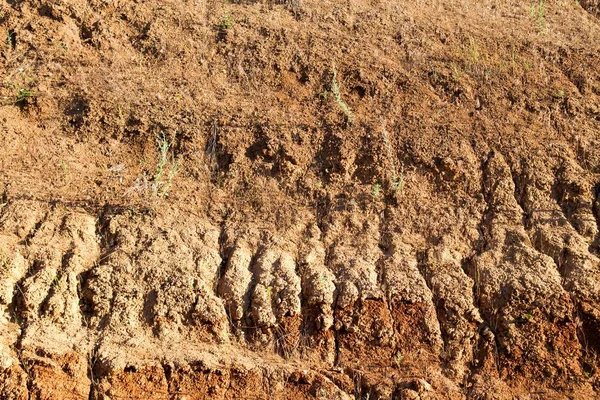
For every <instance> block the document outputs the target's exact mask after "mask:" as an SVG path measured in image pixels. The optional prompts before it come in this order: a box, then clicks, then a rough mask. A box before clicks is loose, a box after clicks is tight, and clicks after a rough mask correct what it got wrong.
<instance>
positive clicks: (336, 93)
mask: <svg viewBox="0 0 600 400" xmlns="http://www.w3.org/2000/svg"><path fill="white" fill-rule="evenodd" d="M331 93H332V94H333V98H334V99H335V102H336V103H337V104H338V106H340V108H341V109H342V111H343V112H344V114H345V115H346V118H348V122H352V119H353V118H354V115H353V114H352V110H350V107H348V105H347V104H346V103H345V102H344V100H342V95H341V93H340V85H339V84H338V81H337V71H336V69H335V67H334V68H333V78H332V79H331Z"/></svg>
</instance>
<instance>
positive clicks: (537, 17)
mask: <svg viewBox="0 0 600 400" xmlns="http://www.w3.org/2000/svg"><path fill="white" fill-rule="evenodd" d="M545 15H546V6H545V5H544V0H539V1H538V2H537V3H533V4H531V7H530V8H529V16H530V17H531V18H533V20H534V21H535V25H536V27H537V29H538V31H540V32H541V31H543V30H544V29H546V20H545V19H544V16H545Z"/></svg>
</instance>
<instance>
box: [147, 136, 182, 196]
mask: <svg viewBox="0 0 600 400" xmlns="http://www.w3.org/2000/svg"><path fill="white" fill-rule="evenodd" d="M172 146H173V141H170V142H169V140H168V139H167V137H166V136H165V134H164V133H163V134H162V135H161V136H160V137H159V138H158V151H159V157H158V162H157V163H156V172H155V173H154V177H153V179H152V194H153V195H154V196H158V197H165V196H168V195H169V189H170V188H171V185H172V183H173V178H175V175H177V172H178V171H179V167H180V164H181V160H180V159H175V157H174V156H173V155H172V154H171V157H169V152H170V150H171V147H172ZM167 169H168V172H167ZM165 173H166V174H167V177H166V180H165V179H164V175H165Z"/></svg>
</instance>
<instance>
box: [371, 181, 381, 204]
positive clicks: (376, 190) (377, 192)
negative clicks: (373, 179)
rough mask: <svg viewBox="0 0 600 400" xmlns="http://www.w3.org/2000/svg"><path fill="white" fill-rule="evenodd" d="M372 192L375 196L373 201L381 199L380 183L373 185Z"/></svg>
mask: <svg viewBox="0 0 600 400" xmlns="http://www.w3.org/2000/svg"><path fill="white" fill-rule="evenodd" d="M371 190H372V195H373V200H377V199H378V198H379V195H380V194H381V185H380V184H379V183H376V184H374V185H373V188H372V189H371Z"/></svg>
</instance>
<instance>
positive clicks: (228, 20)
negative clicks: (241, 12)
mask: <svg viewBox="0 0 600 400" xmlns="http://www.w3.org/2000/svg"><path fill="white" fill-rule="evenodd" d="M232 26H233V18H232V17H231V14H223V15H221V22H220V23H219V28H221V29H222V30H227V29H229V28H231V27H232Z"/></svg>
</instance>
